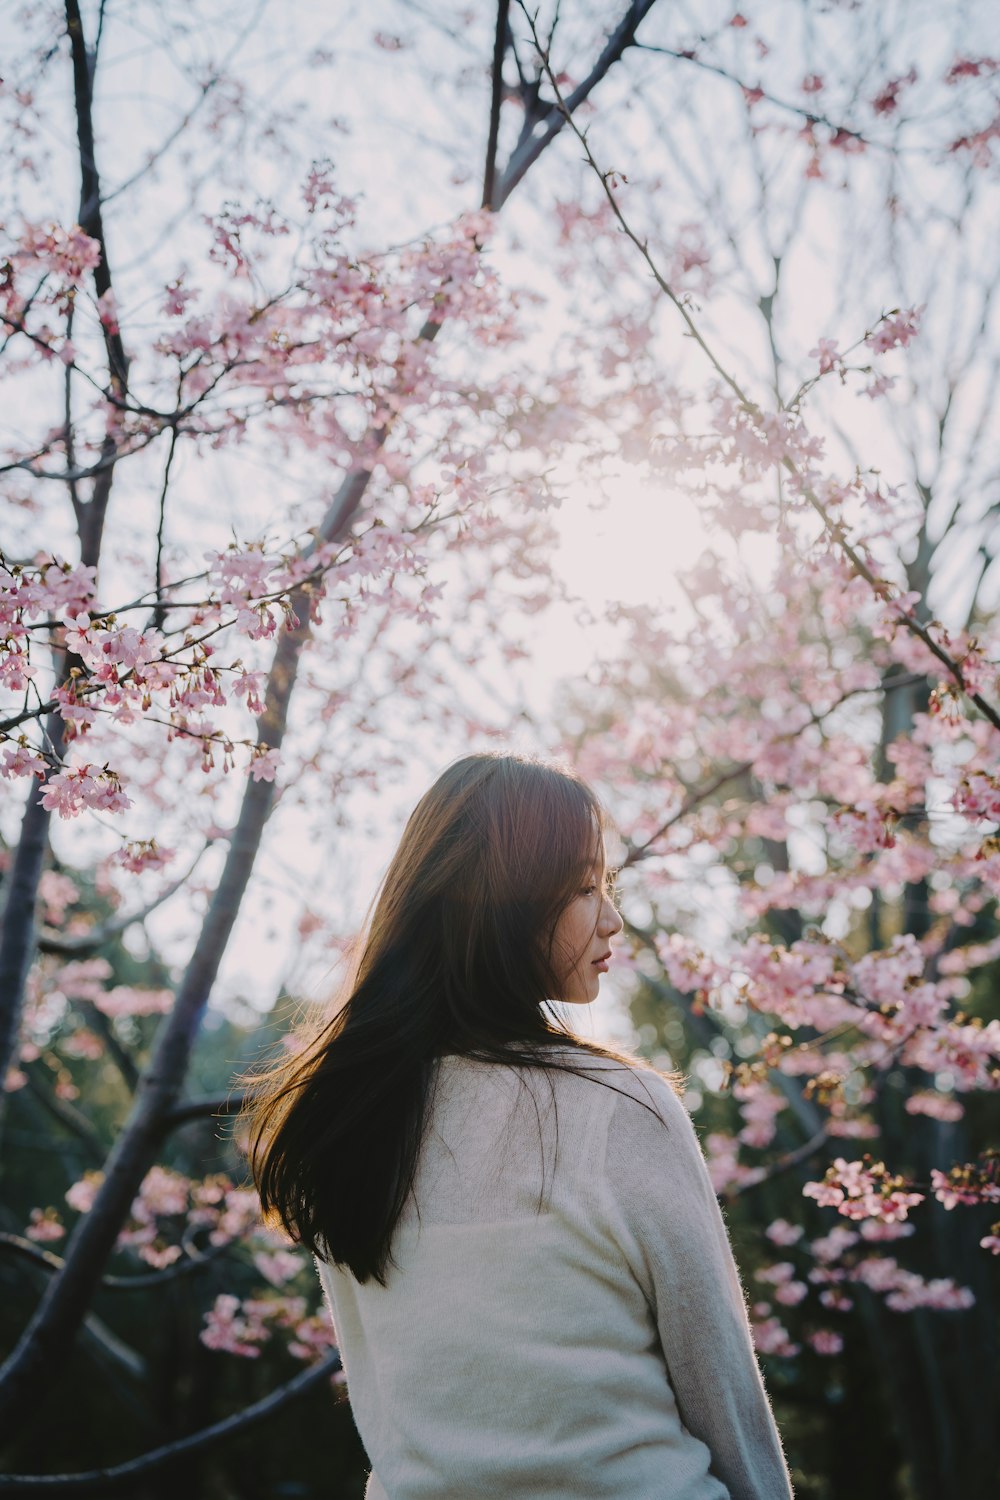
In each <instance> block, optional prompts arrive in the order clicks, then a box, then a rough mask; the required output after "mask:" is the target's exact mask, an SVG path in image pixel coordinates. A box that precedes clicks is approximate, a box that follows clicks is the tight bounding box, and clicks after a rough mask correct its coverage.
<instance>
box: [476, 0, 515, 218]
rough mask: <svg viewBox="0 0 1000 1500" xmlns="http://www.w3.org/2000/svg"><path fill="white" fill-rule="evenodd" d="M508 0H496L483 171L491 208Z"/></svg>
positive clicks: (485, 202)
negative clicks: (495, 26) (487, 132)
mask: <svg viewBox="0 0 1000 1500" xmlns="http://www.w3.org/2000/svg"><path fill="white" fill-rule="evenodd" d="M509 13H510V0H497V29H496V38H495V40H494V43H493V89H492V94H491V97H490V129H489V138H488V140H487V143H486V170H485V171H484V173H483V207H484V208H493V206H494V204H493V186H494V183H495V181H496V170H497V141H498V139H499V136H500V105H501V102H502V100H503V60H504V56H505V54H506V51H507V37H508V32H509V27H508V15H509Z"/></svg>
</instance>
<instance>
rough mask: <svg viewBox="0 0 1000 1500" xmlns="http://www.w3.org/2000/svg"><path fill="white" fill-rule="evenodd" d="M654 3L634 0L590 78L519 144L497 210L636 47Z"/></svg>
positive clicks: (499, 193)
mask: <svg viewBox="0 0 1000 1500" xmlns="http://www.w3.org/2000/svg"><path fill="white" fill-rule="evenodd" d="M519 3H520V4H521V9H522V10H524V12H525V15H527V14H528V13H527V10H526V9H525V6H524V5H523V3H521V0H519ZM655 4H656V0H631V4H630V5H629V7H628V10H627V11H626V12H625V15H624V16H623V17H622V19H621V20H620V21H619V23H618V25H617V26H616V27H615V29H614V31H613V32H612V33H611V35H610V36H609V37H608V40H607V43H606V45H605V47H604V49H603V51H602V52H601V55H600V57H599V58H598V59H597V61H596V63H595V64H594V66H593V67H592V68H591V70H590V72H589V73H588V74H587V77H586V78H585V79H584V80H583V82H582V83H581V84H579V85H578V86H577V87H576V88H575V89H574V90H573V92H572V93H571V94H570V96H569V98H568V99H567V100H566V101H565V102H563V100H562V99H561V98H560V99H559V102H558V103H557V104H555V105H553V106H552V107H551V108H549V109H548V111H547V113H546V114H545V115H544V116H543V117H542V119H541V122H540V127H541V128H539V127H538V126H537V125H536V126H535V128H534V129H533V130H532V131H531V132H530V133H529V134H528V135H527V136H526V137H524V138H522V140H521V141H519V142H518V145H517V148H516V150H515V151H514V153H513V155H512V156H511V158H510V161H509V162H508V163H507V166H506V169H505V171H504V173H503V177H502V179H501V181H500V183H499V184H498V186H497V191H496V202H495V207H496V208H501V207H502V206H503V204H504V203H506V201H507V199H508V198H509V197H510V195H511V193H512V192H513V191H514V189H515V188H516V187H517V185H518V183H519V182H520V181H521V178H522V177H523V176H524V174H525V173H526V172H527V171H528V168H529V167H530V166H531V165H532V164H533V163H534V162H536V161H537V160H538V158H539V157H540V156H541V154H542V152H543V151H544V150H545V148H546V146H547V145H548V144H549V142H550V141H551V140H553V139H554V138H555V136H557V135H558V134H559V132H560V130H562V128H563V126H564V124H565V123H566V121H567V119H569V118H570V117H571V116H572V113H573V111H574V110H575V109H578V108H579V106H580V105H581V104H582V103H583V101H584V100H585V99H587V98H589V96H590V94H591V93H592V92H593V90H594V88H595V87H596V85H597V84H598V83H600V81H601V79H602V78H603V77H604V75H605V74H606V73H607V72H608V70H609V68H610V67H611V66H612V64H614V63H616V62H617V61H618V59H619V58H620V57H621V55H622V53H623V52H624V51H625V49H626V48H627V47H631V46H633V45H634V43H635V33H636V30H637V29H638V27H639V24H640V22H641V21H643V20H644V19H645V17H646V16H647V15H648V14H649V12H650V11H651V10H652V8H653V6H654V5H655ZM528 21H529V24H530V25H531V29H532V33H533V35H535V37H536V41H537V33H536V32H535V26H534V22H533V21H532V20H531V17H530V16H529V17H528Z"/></svg>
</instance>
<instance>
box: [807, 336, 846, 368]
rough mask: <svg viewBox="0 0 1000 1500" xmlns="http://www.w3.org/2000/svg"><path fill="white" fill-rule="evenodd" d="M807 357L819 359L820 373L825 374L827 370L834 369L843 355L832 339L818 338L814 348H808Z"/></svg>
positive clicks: (841, 360) (840, 361)
mask: <svg viewBox="0 0 1000 1500" xmlns="http://www.w3.org/2000/svg"><path fill="white" fill-rule="evenodd" d="M809 358H810V359H818V360H819V373H820V374H821V375H826V374H827V373H828V371H830V370H834V369H836V367H837V366H838V365H839V364H841V363H842V362H843V356H842V355H841V353H840V350H839V349H838V348H837V344H836V341H835V340H834V339H820V340H819V341H818V342H817V344H816V347H815V349H810V350H809Z"/></svg>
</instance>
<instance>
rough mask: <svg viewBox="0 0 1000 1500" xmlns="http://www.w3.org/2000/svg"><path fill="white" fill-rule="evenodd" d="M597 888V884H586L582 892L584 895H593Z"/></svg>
mask: <svg viewBox="0 0 1000 1500" xmlns="http://www.w3.org/2000/svg"><path fill="white" fill-rule="evenodd" d="M596 890H597V886H596V885H585V886H584V888H583V891H582V893H581V894H582V895H584V896H592V895H593V894H594V892H595V891H596Z"/></svg>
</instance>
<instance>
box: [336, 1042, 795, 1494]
mask: <svg viewBox="0 0 1000 1500" xmlns="http://www.w3.org/2000/svg"><path fill="white" fill-rule="evenodd" d="M559 1050H560V1051H562V1052H566V1051H568V1052H571V1053H572V1054H573V1055H574V1056H575V1058H576V1059H578V1061H580V1062H583V1063H584V1064H585V1066H586V1067H587V1069H588V1072H593V1073H595V1074H597V1075H599V1076H600V1077H601V1078H603V1083H602V1082H599V1081H594V1079H593V1078H577V1077H573V1076H571V1075H568V1074H565V1073H561V1072H558V1073H543V1072H541V1071H539V1070H536V1069H531V1070H522V1069H519V1068H515V1067H507V1066H504V1065H499V1064H492V1063H482V1062H476V1061H471V1060H469V1059H464V1058H459V1057H455V1056H447V1057H445V1058H443V1059H441V1061H440V1063H439V1065H438V1068H437V1073H436V1079H435V1088H434V1093H433V1098H432V1107H431V1114H430V1120H429V1128H428V1129H427V1130H426V1131H425V1133H424V1138H423V1141H422V1144H421V1151H420V1157H419V1160H418V1166H417V1176H416V1180H415V1184H414V1194H413V1195H411V1197H410V1198H409V1199H408V1201H407V1205H406V1209H405V1210H404V1213H403V1216H402V1218H401V1219H400V1222H399V1225H398V1227H397V1230H396V1234H395V1237H394V1239H393V1246H392V1248H393V1255H394V1257H395V1259H396V1261H397V1262H398V1264H399V1267H400V1269H399V1270H398V1271H397V1270H395V1269H394V1268H393V1266H392V1265H391V1264H390V1266H389V1270H388V1286H387V1287H385V1288H382V1287H380V1286H379V1285H378V1283H377V1282H375V1281H374V1280H371V1281H369V1282H368V1283H366V1284H365V1285H363V1286H362V1285H360V1284H359V1283H358V1282H357V1281H356V1280H355V1279H354V1278H353V1277H352V1276H351V1275H350V1274H349V1273H348V1272H347V1271H341V1270H338V1269H337V1268H336V1267H332V1266H327V1265H325V1264H323V1263H322V1262H321V1261H317V1262H316V1265H317V1269H318V1271H319V1275H320V1281H321V1283H322V1286H323V1291H324V1295H325V1297H326V1300H327V1303H328V1306H329V1309H330V1313H331V1316H332V1318H333V1323H334V1329H335V1331H336V1335H337V1340H338V1345H339V1348H340V1353H341V1358H342V1360H343V1365H344V1373H345V1376H346V1381H347V1389H348V1396H349V1399H350V1404H351V1411H352V1414H353V1417H354V1420H355V1423H356V1425H357V1428H358V1432H359V1434H360V1436H361V1440H362V1442H363V1444H364V1447H365V1451H366V1453H367V1455H368V1458H369V1461H370V1463H371V1465H372V1472H371V1474H370V1476H369V1479H368V1485H367V1488H366V1490H365V1497H366V1500H472V1497H474V1496H491V1497H495V1500H514V1497H517V1500H521V1497H523V1500H529V1497H530V1500H591V1497H593V1500H597V1497H601V1500H604V1497H608V1500H610V1497H614V1500H726V1497H727V1496H729V1497H731V1500H787V1497H788V1496H790V1495H791V1493H792V1489H791V1484H790V1481H789V1476H788V1470H787V1468H786V1465H785V1461H784V1457H783V1454H782V1449H781V1441H780V1438H779V1436H778V1430H777V1428H776V1426H775V1422H774V1417H773V1416H772V1413H771V1408H770V1406H769V1404H768V1399H767V1396H766V1394H765V1391H764V1385H763V1381H762V1379H761V1375H760V1371H759V1369H758V1367H757V1361H756V1358H755V1355H754V1350H753V1344H752V1342H751V1336H750V1328H749V1324H748V1321H747V1311H746V1303H745V1300H744V1295H743V1291H742V1287H741V1284H740V1279H739V1273H738V1271H737V1269H736V1265H735V1262H734V1260H733V1255H732V1250H731V1248H730V1244H729V1239H728V1236H727V1233H726V1229H725V1225H724V1222H723V1218H722V1214H721V1212H720V1209H719V1205H718V1201H717V1199H716V1197H715V1194H714V1192H713V1190H712V1186H711V1182H710V1181H709V1177H708V1172H707V1170H706V1167H705V1162H704V1158H703V1156H702V1154H701V1148H700V1145H699V1143H698V1138H697V1136H696V1134H695V1131H694V1127H693V1125H692V1123H691V1120H690V1117H689V1116H688V1113H687V1110H686V1109H685V1107H684V1105H683V1103H682V1102H681V1101H680V1100H679V1099H678V1097H677V1095H676V1094H675V1093H674V1091H673V1089H672V1088H671V1087H670V1085H669V1084H668V1083H667V1082H666V1081H665V1080H664V1079H663V1078H661V1077H660V1076H659V1075H658V1074H657V1073H655V1072H653V1071H652V1070H651V1069H646V1068H645V1067H628V1068H624V1067H622V1066H621V1065H620V1064H617V1063H613V1062H611V1061H609V1060H606V1059H595V1058H593V1057H591V1056H590V1055H589V1054H587V1053H586V1052H585V1051H583V1050H582V1049H579V1048H576V1047H573V1046H569V1047H563V1046H562V1044H560V1049H559ZM550 1082H551V1084H552V1090H554V1095H555V1103H556V1106H557V1110H556V1112H555V1113H554V1112H553V1108H552V1093H551V1091H550V1087H549V1083H550ZM525 1084H526V1085H527V1086H526V1087H522V1085H525ZM615 1090H621V1091H624V1092H625V1094H626V1095H627V1096H629V1097H622V1093H620V1092H615ZM647 1090H648V1093H647ZM532 1094H533V1095H534V1098H535V1101H536V1104H533V1103H532ZM644 1100H645V1101H647V1103H648V1104H651V1105H652V1106H653V1107H654V1108H655V1110H656V1113H655V1114H651V1113H650V1112H649V1109H648V1108H647V1107H644V1106H643V1103H642V1102H641V1101H644ZM637 1101H638V1102H637ZM536 1105H537V1109H536ZM557 1125H558V1155H557V1156H556V1145H557V1140H556V1127H557ZM539 1131H540V1132H541V1138H542V1140H543V1141H544V1146H545V1169H544V1171H545V1175H544V1189H545V1202H544V1204H543V1211H542V1213H541V1214H540V1215H539V1214H538V1212H537V1210H538V1206H539V1194H540V1193H541V1192H542V1189H543V1178H542V1159H541V1148H540V1142H539ZM414 1198H415V1199H416V1203H415V1202H414ZM418 1207H419V1217H418V1213H417V1209H418Z"/></svg>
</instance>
